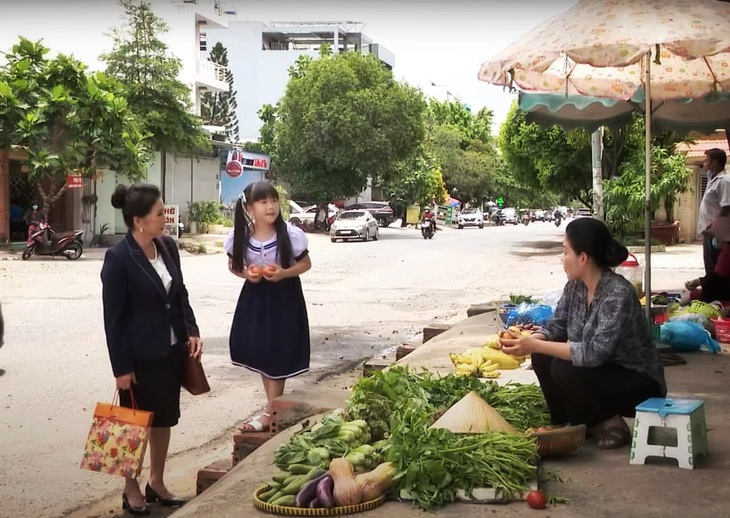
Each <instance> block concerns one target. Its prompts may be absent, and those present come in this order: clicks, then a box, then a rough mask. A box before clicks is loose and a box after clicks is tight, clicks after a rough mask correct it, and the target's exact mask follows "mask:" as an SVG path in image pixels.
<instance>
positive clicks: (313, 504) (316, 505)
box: [307, 498, 322, 509]
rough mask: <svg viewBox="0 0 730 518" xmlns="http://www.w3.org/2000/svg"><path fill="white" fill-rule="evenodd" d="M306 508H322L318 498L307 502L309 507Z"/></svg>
mask: <svg viewBox="0 0 730 518" xmlns="http://www.w3.org/2000/svg"><path fill="white" fill-rule="evenodd" d="M307 507H309V508H310V509H319V508H320V507H322V503H321V502H320V501H319V498H315V499H314V500H312V501H311V502H309V505H308V506H307Z"/></svg>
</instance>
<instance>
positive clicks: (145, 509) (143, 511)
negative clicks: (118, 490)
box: [122, 493, 151, 516]
mask: <svg viewBox="0 0 730 518" xmlns="http://www.w3.org/2000/svg"><path fill="white" fill-rule="evenodd" d="M122 509H124V510H125V511H127V512H129V514H131V515H132V516H147V515H149V514H150V512H151V511H150V507H149V506H148V505H145V506H142V507H133V506H132V505H130V504H129V499H127V493H122Z"/></svg>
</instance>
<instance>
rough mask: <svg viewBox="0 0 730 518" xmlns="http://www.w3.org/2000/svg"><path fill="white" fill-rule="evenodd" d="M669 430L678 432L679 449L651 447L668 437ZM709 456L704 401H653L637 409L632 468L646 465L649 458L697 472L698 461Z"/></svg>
mask: <svg viewBox="0 0 730 518" xmlns="http://www.w3.org/2000/svg"><path fill="white" fill-rule="evenodd" d="M657 429H658V430H657ZM667 429H669V430H671V429H674V430H676V434H677V440H676V442H677V445H676V446H668V445H666V444H656V443H655V442H654V440H652V441H651V443H650V439H654V437H653V436H655V435H663V436H666V435H667V434H666V433H665V432H667V431H668V430H667ZM654 431H656V432H657V433H650V432H654ZM708 453H709V451H708V444H707V423H706V422H705V403H704V402H703V401H701V400H699V399H662V398H651V399H647V400H646V401H644V402H643V403H641V404H640V405H638V406H637V407H636V420H635V421H634V437H633V441H632V443H631V455H630V458H629V463H630V464H644V463H645V462H646V459H647V457H668V458H673V459H677V462H678V463H679V467H680V468H684V469H694V464H695V460H696V459H697V457H698V456H699V455H704V456H705V457H706V456H707V455H708Z"/></svg>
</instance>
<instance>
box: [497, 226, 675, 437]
mask: <svg viewBox="0 0 730 518" xmlns="http://www.w3.org/2000/svg"><path fill="white" fill-rule="evenodd" d="M627 257H628V250H627V249H626V247H624V246H623V245H622V244H620V243H619V242H617V241H616V240H615V239H613V237H612V236H611V232H610V231H609V230H608V228H607V227H606V225H605V224H604V223H603V222H602V221H600V220H597V219H594V218H579V219H576V220H573V221H572V222H571V223H570V224H568V226H567V228H566V230H565V239H564V240H563V268H564V269H565V273H566V274H567V276H568V279H569V280H568V283H567V284H566V285H565V288H564V289H563V295H562V297H561V298H560V301H559V302H558V305H557V308H556V309H555V313H554V315H553V316H552V318H551V319H550V320H549V321H548V323H547V325H546V327H545V329H544V330H541V331H540V332H537V333H534V334H532V335H531V336H526V337H522V338H518V339H515V340H507V339H502V340H501V343H502V351H504V352H505V353H507V354H510V355H514V356H527V355H532V367H533V369H534V371H535V374H536V375H537V378H538V380H539V381H540V388H541V389H542V392H543V394H544V395H545V400H546V402H547V405H548V409H549V410H550V417H551V421H552V424H554V425H562V424H572V425H579V424H585V425H586V426H587V428H588V433H589V434H591V435H592V436H595V437H597V438H598V447H599V448H603V449H609V448H619V447H621V446H624V445H626V444H628V443H629V442H630V441H631V431H630V429H629V427H628V425H627V424H626V422H625V421H624V419H623V418H624V417H633V416H635V408H636V405H638V404H640V403H642V402H643V401H646V400H647V399H649V398H652V397H664V396H665V395H666V393H667V386H666V382H665V380H664V368H663V367H662V363H661V359H660V358H659V352H658V351H657V348H656V347H655V346H654V344H653V343H652V340H651V336H650V333H649V325H648V323H647V321H646V318H645V317H644V312H643V311H642V308H641V303H640V302H639V298H638V296H637V295H636V290H635V289H634V286H633V285H632V284H631V283H630V282H629V281H628V280H626V279H625V278H624V277H622V276H620V275H618V274H616V273H614V272H613V271H612V270H611V268H613V267H616V266H618V265H619V264H621V263H622V262H623V261H625V260H626V258H627Z"/></svg>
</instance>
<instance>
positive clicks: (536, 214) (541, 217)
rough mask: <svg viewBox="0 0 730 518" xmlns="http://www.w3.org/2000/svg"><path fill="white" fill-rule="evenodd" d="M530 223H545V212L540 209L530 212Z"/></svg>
mask: <svg viewBox="0 0 730 518" xmlns="http://www.w3.org/2000/svg"><path fill="white" fill-rule="evenodd" d="M532 221H533V222H534V221H545V211H544V210H542V209H535V210H533V211H532Z"/></svg>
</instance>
